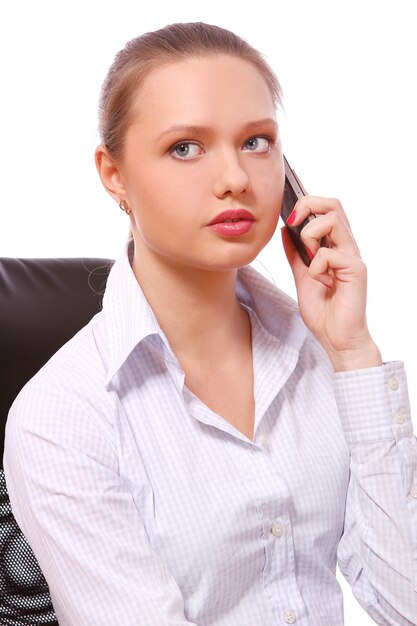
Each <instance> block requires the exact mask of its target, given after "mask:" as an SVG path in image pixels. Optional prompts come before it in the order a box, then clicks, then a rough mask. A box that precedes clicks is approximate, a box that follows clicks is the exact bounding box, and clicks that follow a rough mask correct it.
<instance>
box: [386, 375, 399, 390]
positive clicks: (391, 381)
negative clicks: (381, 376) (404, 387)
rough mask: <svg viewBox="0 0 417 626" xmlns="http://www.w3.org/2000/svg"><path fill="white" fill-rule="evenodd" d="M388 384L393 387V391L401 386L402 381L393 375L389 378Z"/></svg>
mask: <svg viewBox="0 0 417 626" xmlns="http://www.w3.org/2000/svg"><path fill="white" fill-rule="evenodd" d="M388 386H389V388H390V389H392V390H393V391H395V390H396V389H398V387H399V386H400V383H399V382H398V380H397V379H396V378H395V376H393V377H392V378H390V379H389V381H388Z"/></svg>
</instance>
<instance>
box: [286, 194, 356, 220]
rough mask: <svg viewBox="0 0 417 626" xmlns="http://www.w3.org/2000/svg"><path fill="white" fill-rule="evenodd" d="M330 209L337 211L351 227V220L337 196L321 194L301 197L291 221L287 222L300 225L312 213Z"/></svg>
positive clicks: (323, 213)
mask: <svg viewBox="0 0 417 626" xmlns="http://www.w3.org/2000/svg"><path fill="white" fill-rule="evenodd" d="M330 211H336V213H338V214H339V215H340V217H341V219H342V220H343V221H344V222H345V224H346V225H347V227H348V228H350V224H349V220H348V218H347V215H346V213H345V211H344V209H343V207H342V205H341V203H340V201H339V200H338V199H337V198H322V197H321V196H304V197H303V198H299V199H298V200H297V202H296V203H295V205H294V210H293V212H292V213H291V216H290V219H291V221H288V222H287V223H289V224H290V225H291V226H299V225H300V224H301V223H302V222H303V221H304V220H305V219H307V218H308V217H309V216H310V215H325V214H326V213H329V212H330Z"/></svg>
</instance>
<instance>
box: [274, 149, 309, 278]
mask: <svg viewBox="0 0 417 626" xmlns="http://www.w3.org/2000/svg"><path fill="white" fill-rule="evenodd" d="M284 166H285V187H284V196H283V199H282V207H281V218H282V220H283V222H284V224H285V226H286V228H287V229H288V232H289V234H290V235H291V239H292V240H293V242H294V244H295V246H296V248H297V250H298V252H299V254H300V256H301V258H302V259H303V261H304V263H305V264H306V265H307V266H309V265H310V263H311V259H310V257H309V256H308V254H307V250H306V247H305V245H304V243H303V240H302V239H301V236H300V233H301V231H302V230H303V228H304V226H305V225H306V224H308V223H309V222H310V221H311V220H314V219H315V217H316V216H315V215H314V214H311V215H309V216H308V217H307V218H306V219H305V220H304V222H302V223H301V224H299V225H298V226H290V225H289V224H287V219H288V217H289V216H290V213H291V212H292V210H293V208H294V205H295V203H296V202H297V200H298V199H299V198H302V197H303V196H305V195H306V192H305V190H304V189H303V186H302V185H301V183H300V181H299V179H298V178H297V175H296V174H295V172H294V171H293V170H292V169H291V167H290V165H289V163H288V161H287V159H286V158H285V156H284Z"/></svg>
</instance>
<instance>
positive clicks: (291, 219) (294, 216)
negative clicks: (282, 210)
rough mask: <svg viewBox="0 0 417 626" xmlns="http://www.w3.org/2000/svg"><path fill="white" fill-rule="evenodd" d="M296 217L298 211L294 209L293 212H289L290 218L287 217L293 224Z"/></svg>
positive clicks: (289, 222)
mask: <svg viewBox="0 0 417 626" xmlns="http://www.w3.org/2000/svg"><path fill="white" fill-rule="evenodd" d="M296 217H297V213H296V212H295V210H294V211H292V213H290V214H289V216H288V219H287V224H289V225H290V226H291V224H292V223H293V221H294V220H295V218H296Z"/></svg>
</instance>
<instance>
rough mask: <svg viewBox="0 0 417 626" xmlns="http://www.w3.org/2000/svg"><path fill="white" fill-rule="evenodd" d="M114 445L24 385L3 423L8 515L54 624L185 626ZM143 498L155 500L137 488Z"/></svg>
mask: <svg viewBox="0 0 417 626" xmlns="http://www.w3.org/2000/svg"><path fill="white" fill-rule="evenodd" d="M118 469H119V468H118V461H117V456H116V454H115V450H114V447H113V445H112V442H111V441H109V440H107V438H106V436H105V435H104V434H103V433H102V432H101V430H100V429H99V427H98V425H96V424H95V423H94V421H93V420H92V419H90V416H89V415H87V414H85V413H84V411H83V409H82V407H81V406H80V405H79V404H78V403H77V401H76V400H74V399H73V398H68V397H66V396H65V395H63V394H61V393H60V392H59V391H55V390H53V389H51V388H46V387H44V388H41V387H35V386H34V385H30V387H29V390H25V391H24V392H23V393H21V394H20V396H19V398H18V400H17V402H16V403H15V404H14V406H13V408H12V411H11V413H10V414H9V419H8V423H7V431H6V453H5V473H6V479H7V485H8V489H9V494H10V500H11V503H12V508H13V513H14V515H15V517H16V520H17V522H18V524H19V525H20V526H21V528H22V531H23V533H24V534H25V536H26V537H27V539H28V542H29V544H30V545H31V547H32V549H33V551H34V553H35V556H36V558H37V559H38V561H39V564H40V567H41V569H42V571H43V573H44V575H45V578H46V580H47V582H48V585H49V588H50V592H51V598H52V602H53V605H54V608H55V611H56V614H57V617H58V620H59V623H60V624H62V625H63V626H64V625H71V626H85V625H86V624H88V625H89V626H114V625H115V624H123V626H129V625H132V626H153V625H155V626H168V625H169V626H174V625H175V626H186V625H188V624H190V622H188V621H187V620H186V619H185V617H184V606H183V599H182V597H181V592H180V590H179V588H178V586H177V584H176V582H175V580H174V579H173V577H172V575H171V574H170V572H169V571H168V569H167V567H166V566H165V565H164V563H163V561H162V560H161V559H160V558H159V557H158V555H157V554H155V553H154V552H153V550H152V548H151V545H150V542H149V539H148V535H147V532H146V528H145V526H144V523H143V521H142V518H141V515H140V513H139V511H138V508H137V506H136V505H135V502H134V501H133V498H132V494H131V492H130V490H129V485H128V484H127V483H126V481H125V480H123V478H122V477H121V476H120V475H119V471H118ZM142 495H143V497H144V498H151V497H152V493H151V492H150V490H149V489H147V488H146V486H144V489H143V494H142Z"/></svg>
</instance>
